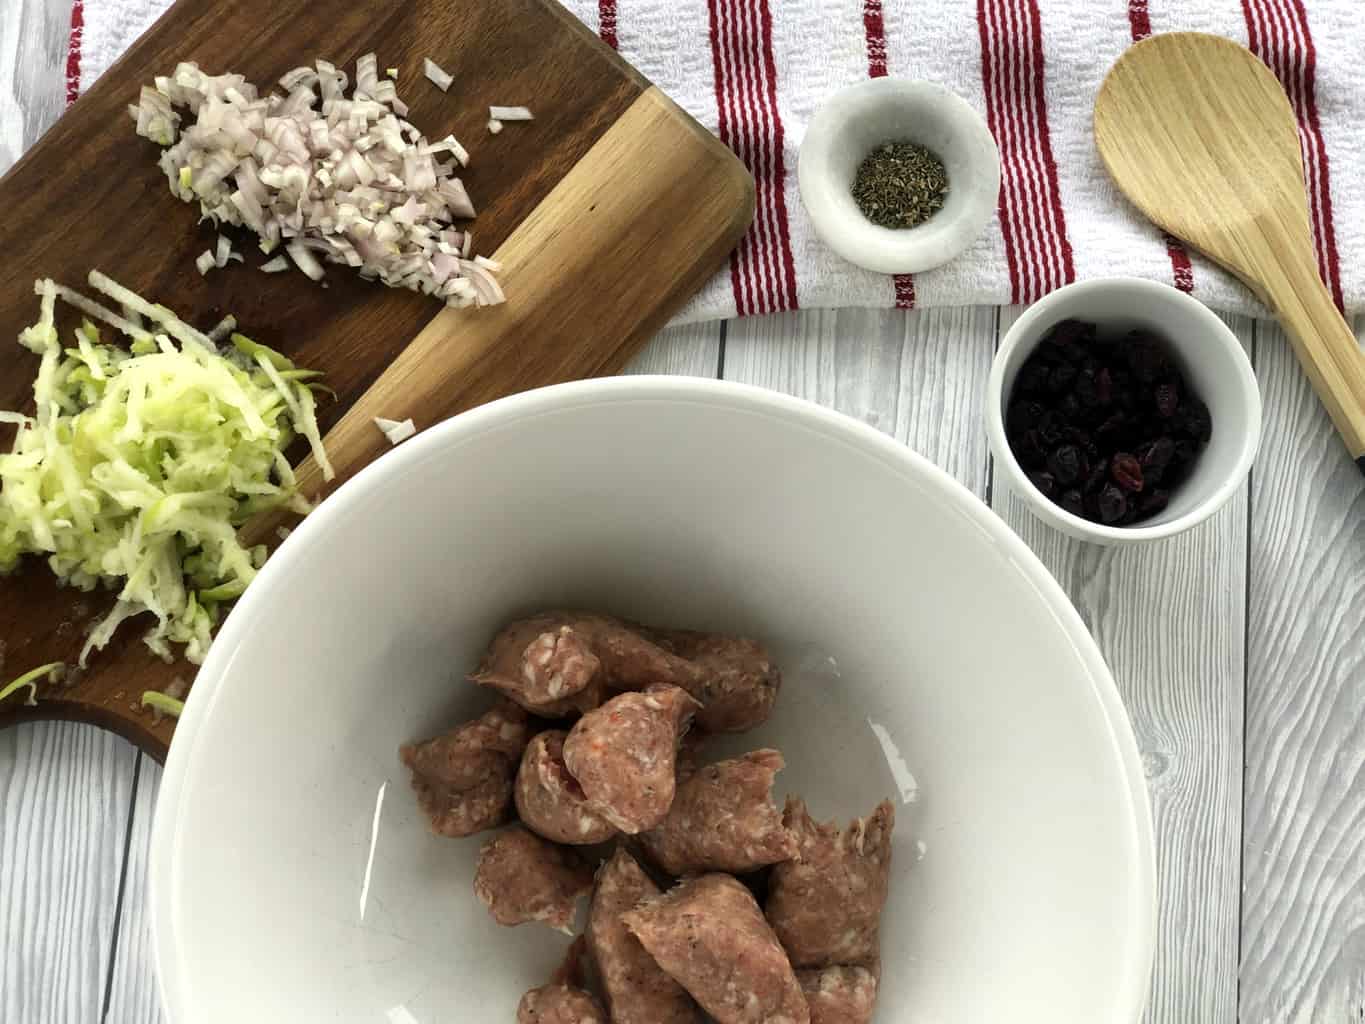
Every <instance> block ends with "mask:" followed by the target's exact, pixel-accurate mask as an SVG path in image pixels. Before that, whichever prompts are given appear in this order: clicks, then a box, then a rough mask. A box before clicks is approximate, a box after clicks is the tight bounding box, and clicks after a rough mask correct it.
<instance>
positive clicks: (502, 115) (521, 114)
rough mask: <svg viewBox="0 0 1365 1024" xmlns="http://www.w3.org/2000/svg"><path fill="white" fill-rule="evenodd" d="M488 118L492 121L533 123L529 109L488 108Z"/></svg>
mask: <svg viewBox="0 0 1365 1024" xmlns="http://www.w3.org/2000/svg"><path fill="white" fill-rule="evenodd" d="M488 116H489V117H490V118H492V119H493V120H494V121H533V120H535V119H534V118H533V117H532V116H531V110H530V108H529V107H489V108H488Z"/></svg>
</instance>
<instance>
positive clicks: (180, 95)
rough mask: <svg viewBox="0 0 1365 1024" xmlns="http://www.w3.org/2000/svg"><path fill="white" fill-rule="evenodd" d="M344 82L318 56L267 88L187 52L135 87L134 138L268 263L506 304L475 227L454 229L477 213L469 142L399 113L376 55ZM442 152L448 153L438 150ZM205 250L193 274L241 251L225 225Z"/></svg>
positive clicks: (178, 189)
mask: <svg viewBox="0 0 1365 1024" xmlns="http://www.w3.org/2000/svg"><path fill="white" fill-rule="evenodd" d="M428 65H429V66H428V75H429V76H430V74H431V70H432V69H433V68H434V69H435V71H436V72H437V73H438V75H437V77H438V78H440V77H441V76H444V78H445V80H446V81H447V85H448V84H449V77H450V76H448V75H446V73H445V72H444V71H442V70H441V69H440V68H439V67H436V66H435V65H434V64H430V62H428ZM390 70H393V69H390ZM434 80H435V79H434ZM349 86H350V80H349V79H348V77H347V75H346V73H345V72H343V71H339V70H338V69H337V68H336V66H335V65H333V64H331V63H329V62H327V61H325V60H319V61H316V62H315V63H314V65H313V66H312V67H307V66H301V67H297V68H294V69H293V70H291V71H288V72H287V73H285V75H284V76H282V77H281V78H280V80H279V91H277V92H272V93H270V94H268V95H264V96H262V95H260V94H259V93H258V91H257V89H256V87H255V86H254V85H252V84H251V83H250V82H248V81H246V80H245V79H244V78H243V77H242V76H241V75H236V74H224V75H207V74H205V73H204V72H203V71H201V70H200V69H199V67H198V66H197V65H195V64H192V63H182V64H180V65H179V66H177V67H176V69H175V73H174V74H172V75H169V76H159V77H157V78H156V80H155V86H154V87H153V86H148V87H146V88H144V89H143V91H142V95H141V96H140V97H139V102H138V103H137V104H136V105H135V106H133V107H131V108H130V113H131V114H132V115H133V117H134V119H135V120H136V122H137V127H138V134H139V135H143V136H145V137H147V138H150V139H153V140H154V141H156V142H157V143H159V144H160V145H162V146H164V147H166V148H165V150H164V152H163V153H162V154H161V160H160V165H161V168H162V170H163V171H164V172H165V174H166V179H167V181H168V183H169V184H170V188H171V191H172V192H173V193H174V194H175V195H176V196H178V197H179V198H180V199H182V200H184V201H185V202H196V201H197V202H198V203H199V206H200V209H201V211H202V212H203V214H204V216H205V217H206V218H207V219H209V220H210V221H212V222H213V223H215V224H232V225H237V226H244V227H247V228H250V229H251V230H252V231H254V232H256V234H257V235H259V236H260V247H261V251H262V252H264V253H266V254H272V255H274V258H273V259H271V260H270V261H269V262H268V263H266V264H265V265H264V266H262V268H261V269H262V270H264V271H265V272H267V273H276V272H278V271H281V270H284V269H286V268H287V267H288V262H287V261H286V260H285V258H284V257H283V256H281V255H279V251H280V250H283V252H285V253H287V254H288V258H289V261H292V262H293V263H294V264H295V265H296V266H298V267H299V269H300V270H302V271H303V272H304V273H305V274H307V275H308V276H309V277H310V278H312V279H313V280H315V281H322V280H323V278H324V276H325V272H324V270H323V263H324V262H327V263H338V264H343V265H346V266H350V267H354V268H356V269H357V270H358V271H359V272H360V275H361V277H364V278H366V279H370V280H374V279H378V280H381V281H383V282H384V283H385V284H387V285H389V286H391V287H396V288H399V287H401V288H408V289H411V290H413V291H419V292H422V293H424V294H427V295H431V296H434V297H436V298H438V299H440V300H441V301H443V302H445V303H446V304H447V305H451V306H469V305H487V304H489V303H493V302H500V301H502V289H501V288H500V287H499V285H498V283H497V281H496V280H494V278H493V276H492V273H491V272H490V271H493V270H494V268H492V267H489V266H487V265H480V264H479V263H478V262H477V258H476V257H474V256H473V254H472V249H471V247H472V241H471V236H470V233H469V232H468V231H464V230H461V229H458V228H456V227H455V226H454V222H455V221H458V220H462V219H467V218H472V217H473V216H474V214H475V209H474V204H473V203H472V202H471V201H470V198H469V193H468V192H467V191H466V190H465V187H464V183H463V182H461V180H460V179H459V178H458V177H456V176H455V172H457V171H458V170H459V168H460V167H462V166H466V165H468V163H469V153H468V151H467V150H466V149H465V148H464V147H463V146H462V145H460V143H459V141H458V140H457V139H456V138H455V137H454V136H453V135H448V136H446V137H445V138H443V139H440V140H438V141H436V142H430V141H428V140H427V139H426V138H425V137H424V136H423V135H422V133H421V131H420V130H418V129H417V128H416V126H414V125H413V124H411V123H410V122H408V121H407V120H406V119H405V115H406V114H407V108H406V107H405V106H404V105H403V103H402V101H401V100H399V99H398V96H397V94H396V91H395V86H394V83H393V81H392V79H391V78H390V79H384V80H381V79H380V78H379V76H378V62H377V61H376V59H375V56H374V54H365V55H364V56H363V57H361V58H360V59H359V60H358V61H357V62H356V73H355V85H354V88H353V89H351V90H350V95H349V96H348V95H347V90H348V87H349ZM183 111H188V114H185V113H183ZM182 117H183V118H184V119H185V122H186V123H185V124H182V122H181V119H182ZM444 153H449V154H451V156H452V157H453V159H450V160H438V159H437V155H438V154H444ZM207 258H208V262H207V263H205V262H204V259H203V258H202V257H201V258H200V260H198V261H196V266H198V267H199V269H200V272H201V273H207V272H208V270H209V269H212V268H213V267H223V266H225V265H226V264H227V262H228V261H229V260H234V259H235V260H238V261H241V259H242V256H241V254H240V253H236V252H233V251H232V245H231V242H230V241H229V240H228V239H227V238H225V237H222V236H220V238H219V240H218V243H217V247H216V249H215V250H212V251H210V252H209V253H208V254H207ZM323 286H324V287H326V282H325V281H324V282H323Z"/></svg>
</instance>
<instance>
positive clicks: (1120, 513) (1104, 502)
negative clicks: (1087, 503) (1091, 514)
mask: <svg viewBox="0 0 1365 1024" xmlns="http://www.w3.org/2000/svg"><path fill="white" fill-rule="evenodd" d="M1095 506H1096V508H1098V509H1099V513H1100V521H1101V522H1104V523H1113V522H1116V521H1117V520H1119V519H1122V518H1123V517H1124V515H1125V514H1126V513H1127V511H1128V499H1127V498H1125V497H1124V496H1123V492H1122V491H1120V490H1119V489H1118V488H1117V487H1115V486H1114V485H1113V484H1107V485H1106V486H1105V487H1104V489H1103V490H1102V491H1100V493H1099V496H1098V497H1097V498H1096V502H1095Z"/></svg>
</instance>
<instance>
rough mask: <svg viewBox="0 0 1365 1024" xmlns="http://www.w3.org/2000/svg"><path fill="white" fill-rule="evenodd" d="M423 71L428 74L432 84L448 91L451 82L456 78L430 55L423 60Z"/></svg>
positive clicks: (443, 90)
mask: <svg viewBox="0 0 1365 1024" xmlns="http://www.w3.org/2000/svg"><path fill="white" fill-rule="evenodd" d="M422 73H423V74H425V75H426V76H427V80H428V81H429V82H431V84H432V85H434V86H436V88H438V89H440V90H441V91H442V92H446V91H448V90H449V89H450V83H451V82H453V81H455V79H454V78H453V77H452V76H451V75H450V73H449V72H447V71H446V70H445V69H444V68H443V67H441V65H439V64H437V63H436V62H435V61H434V60H432V59H431V58H430V57H427V58H426V59H425V60H423V61H422Z"/></svg>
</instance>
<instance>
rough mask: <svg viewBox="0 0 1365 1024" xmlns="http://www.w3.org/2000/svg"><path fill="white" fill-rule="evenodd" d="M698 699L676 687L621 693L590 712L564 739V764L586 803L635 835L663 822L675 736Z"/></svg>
mask: <svg viewBox="0 0 1365 1024" xmlns="http://www.w3.org/2000/svg"><path fill="white" fill-rule="evenodd" d="M696 709H697V702H696V701H695V700H693V699H692V698H691V697H689V696H688V695H687V693H686V692H684V691H683V690H680V689H679V688H678V687H676V686H650V687H647V688H646V689H645V691H644V692H643V693H623V694H621V695H620V696H619V697H613V698H612V699H611V700H609V701H607V702H606V703H605V704H603V705H602V706H601V707H600V708H597V709H596V710H595V711H589V712H588V713H587V714H585V715H584V716H583V717H582V718H580V719H579V720H578V721H577V722H575V723H574V727H573V728H572V729H571V730H569V735H568V737H567V738H566V739H565V740H564V763H565V764H566V765H567V766H568V768H569V774H571V775H572V776H573V777H574V778H575V779H577V780H578V784H579V785H580V786H582V787H583V792H584V794H585V795H586V796H587V800H588V807H589V808H591V809H592V810H593V811H596V812H597V813H598V814H600V815H601V816H602V817H603V818H605V819H606V820H607V821H609V822H611V823H612V824H613V825H615V826H616V827H617V828H618V829H620V830H621V831H622V832H625V833H626V834H628V835H635V834H637V833H639V832H642V831H644V830H645V829H648V828H653V827H654V826H655V825H657V824H658V823H659V822H660V821H662V820H663V818H664V815H666V814H667V813H668V809H669V807H670V806H672V804H673V794H674V791H675V789H676V786H677V779H676V776H675V765H676V761H677V753H678V739H679V737H680V735H681V734H682V733H683V731H684V730H686V728H687V725H688V723H689V722H690V721H691V718H692V715H693V713H694V712H695V711H696Z"/></svg>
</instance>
